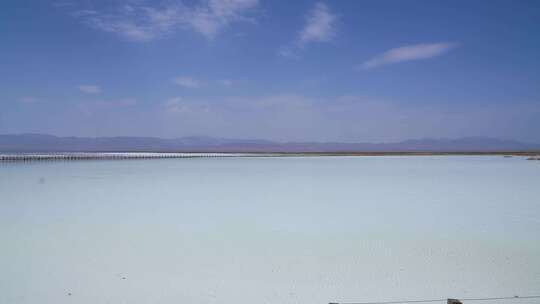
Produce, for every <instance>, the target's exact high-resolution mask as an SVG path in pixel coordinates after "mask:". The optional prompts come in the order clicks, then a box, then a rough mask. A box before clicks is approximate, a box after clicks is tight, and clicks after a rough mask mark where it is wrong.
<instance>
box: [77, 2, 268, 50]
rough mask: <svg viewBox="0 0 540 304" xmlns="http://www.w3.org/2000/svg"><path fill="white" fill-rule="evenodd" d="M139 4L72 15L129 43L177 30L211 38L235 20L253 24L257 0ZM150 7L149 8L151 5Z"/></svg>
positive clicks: (78, 12) (79, 12)
mask: <svg viewBox="0 0 540 304" xmlns="http://www.w3.org/2000/svg"><path fill="white" fill-rule="evenodd" d="M155 3H156V2H148V1H139V2H137V3H136V4H134V3H131V4H126V5H123V6H120V7H115V8H113V9H109V10H105V9H104V10H88V9H81V10H79V11H76V12H74V13H73V15H74V16H75V17H77V18H80V19H81V20H83V22H84V23H86V24H87V25H89V26H91V27H93V28H96V29H100V30H103V31H106V32H111V33H115V34H118V35H120V36H122V37H124V38H127V39H129V40H133V41H150V40H153V39H156V38H158V37H161V36H163V35H166V34H169V33H172V32H174V31H176V30H178V29H191V30H194V31H195V32H197V33H200V34H202V35H204V36H205V37H207V38H209V39H212V38H214V37H215V36H216V35H217V34H218V33H219V32H220V31H221V30H222V29H223V28H225V27H227V26H228V25H230V24H231V23H233V22H237V21H253V19H252V18H250V17H249V16H248V14H249V12H250V11H251V10H252V9H254V8H255V7H257V5H258V3H259V1H258V0H208V1H200V3H198V4H196V5H192V6H187V5H184V4H183V3H182V2H181V1H172V2H170V1H169V2H166V3H163V2H158V5H156V4H155ZM151 4H152V5H151Z"/></svg>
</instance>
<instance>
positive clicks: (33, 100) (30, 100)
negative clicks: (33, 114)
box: [19, 96, 40, 104]
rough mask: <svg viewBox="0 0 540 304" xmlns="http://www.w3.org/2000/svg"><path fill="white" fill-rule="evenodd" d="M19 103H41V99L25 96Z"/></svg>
mask: <svg viewBox="0 0 540 304" xmlns="http://www.w3.org/2000/svg"><path fill="white" fill-rule="evenodd" d="M19 101H20V102H21V103H24V104H32V103H38V102H40V99H39V98H37V97H32V96H25V97H21V99H19Z"/></svg>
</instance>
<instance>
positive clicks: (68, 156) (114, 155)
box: [0, 152, 254, 162]
mask: <svg viewBox="0 0 540 304" xmlns="http://www.w3.org/2000/svg"><path fill="white" fill-rule="evenodd" d="M246 156H254V155H252V154H245V153H157V152H155V153H140V152H101V153H98V152H95V153H94V152H67V153H11V154H7V153H6V154H0V162H30V161H55V160H63V161H74V160H124V159H162V158H215V157H246Z"/></svg>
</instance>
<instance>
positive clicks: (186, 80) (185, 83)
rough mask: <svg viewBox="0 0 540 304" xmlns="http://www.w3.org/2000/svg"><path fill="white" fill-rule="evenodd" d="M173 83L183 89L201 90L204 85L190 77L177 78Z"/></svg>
mask: <svg viewBox="0 0 540 304" xmlns="http://www.w3.org/2000/svg"><path fill="white" fill-rule="evenodd" d="M173 82H174V83H175V84H177V85H179V86H181V87H185V88H191V89H196V88H200V87H201V86H202V85H203V84H202V82H200V81H198V80H196V79H193V78H191V77H188V76H178V77H175V78H174V79H173Z"/></svg>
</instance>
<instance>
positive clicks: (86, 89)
mask: <svg viewBox="0 0 540 304" xmlns="http://www.w3.org/2000/svg"><path fill="white" fill-rule="evenodd" d="M77 88H78V89H79V90H80V91H81V92H83V93H87V94H98V93H101V88H100V87H99V86H97V85H93V84H81V85H78V86H77Z"/></svg>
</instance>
